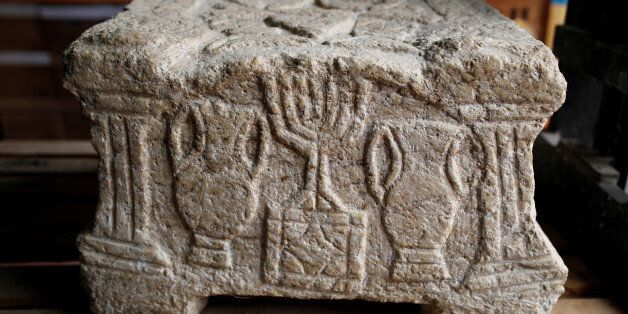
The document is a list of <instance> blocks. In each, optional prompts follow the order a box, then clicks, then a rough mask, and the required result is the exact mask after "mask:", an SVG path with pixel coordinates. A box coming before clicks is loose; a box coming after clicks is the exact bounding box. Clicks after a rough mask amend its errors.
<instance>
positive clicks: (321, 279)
mask: <svg viewBox="0 0 628 314" xmlns="http://www.w3.org/2000/svg"><path fill="white" fill-rule="evenodd" d="M65 65H66V75H65V84H66V87H67V88H68V89H69V90H70V91H72V92H73V93H74V94H75V95H76V96H77V97H79V98H80V99H81V101H82V104H83V107H84V111H85V114H86V116H87V117H88V118H89V119H90V121H91V132H92V141H93V144H94V147H95V148H96V150H97V151H98V153H99V154H100V201H99V205H98V211H97V215H96V217H95V224H94V226H93V228H92V229H91V230H90V231H89V232H87V233H85V234H83V235H82V236H81V237H80V239H79V248H80V251H81V254H82V257H81V265H82V266H81V267H82V271H83V276H84V278H85V279H86V283H87V285H88V286H89V288H90V291H91V297H92V305H93V310H94V311H96V312H150V311H156V312H173V313H179V312H198V311H199V310H200V309H201V308H202V306H203V305H204V302H205V300H206V298H207V297H208V296H211V295H225V294H227V295H238V296H280V297H292V298H319V299H321V298H323V299H364V300H375V301H386V302H415V303H422V304H429V305H430V306H431V307H430V308H431V309H432V310H436V311H454V312H455V311H461V312H473V311H477V312H487V311H490V312H493V311H497V312H513V311H515V312H519V311H521V312H547V311H549V310H550V309H551V307H552V305H553V304H554V302H555V301H556V299H557V298H558V296H559V295H560V294H561V292H562V291H563V288H562V285H563V283H564V281H565V279H566V275H567V269H566V267H565V266H564V264H563V263H562V261H561V260H560V258H559V257H558V255H557V254H556V251H555V250H554V248H553V247H552V246H551V244H550V243H549V241H548V240H547V238H546V237H545V235H544V234H543V232H542V231H541V229H540V228H539V226H538V224H537V223H536V221H535V208H534V199H533V195H534V178H533V169H532V142H533V140H534V139H535V137H536V136H537V134H538V133H539V132H540V131H541V129H542V127H543V124H544V122H545V120H546V119H547V118H548V117H549V116H550V115H551V114H552V113H553V112H554V111H555V110H556V109H558V107H559V106H560V104H561V103H562V102H563V99H564V96H565V88H566V83H565V81H564V79H563V77H562V75H561V74H560V72H559V70H558V66H557V62H556V60H555V58H554V57H553V55H552V53H551V51H550V50H549V49H548V48H547V47H545V46H543V44H542V43H540V42H538V41H536V40H534V39H532V38H531V37H530V36H529V35H528V34H526V33H525V32H524V31H522V30H520V29H519V28H518V27H517V26H516V25H515V24H513V23H512V22H510V21H508V20H507V19H505V18H504V17H502V16H500V15H499V14H498V13H496V12H495V11H493V10H491V9H489V8H487V7H486V6H485V5H484V4H483V2H482V1H479V0H469V1H467V0H350V1H346V0H343V1H340V0H176V1H174V0H168V1H164V0H143V1H140V0H136V1H135V2H133V3H132V4H131V5H129V7H128V10H126V11H124V12H123V13H121V14H119V15H118V16H117V17H116V18H115V19H112V20H109V21H107V22H105V23H102V24H99V25H97V26H95V27H93V28H92V29H90V30H88V31H87V32H85V33H84V34H83V35H82V36H81V37H80V38H79V39H78V40H77V41H76V42H74V43H73V44H72V45H71V46H70V47H69V48H68V50H67V51H66V53H65Z"/></svg>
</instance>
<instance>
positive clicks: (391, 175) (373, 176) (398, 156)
mask: <svg viewBox="0 0 628 314" xmlns="http://www.w3.org/2000/svg"><path fill="white" fill-rule="evenodd" d="M382 148H383V149H385V150H387V151H388V152H387V155H388V158H387V159H388V160H387V161H388V165H385V167H386V168H387V173H386V174H385V175H384V176H383V178H380V167H381V160H378V158H377V150H378V149H382ZM402 168H403V154H402V152H401V148H400V146H399V143H398V140H397V139H396V138H395V135H394V134H393V132H392V131H391V130H390V128H389V127H381V128H379V129H377V130H375V132H373V135H372V137H371V141H370V142H369V144H368V146H367V154H366V172H367V181H368V188H369V191H370V192H371V194H372V195H373V196H374V197H375V199H376V200H377V202H378V203H379V204H380V205H384V203H385V202H386V197H387V196H388V192H390V190H391V189H392V187H393V186H394V184H395V183H396V182H397V180H399V178H400V177H401V171H402Z"/></svg>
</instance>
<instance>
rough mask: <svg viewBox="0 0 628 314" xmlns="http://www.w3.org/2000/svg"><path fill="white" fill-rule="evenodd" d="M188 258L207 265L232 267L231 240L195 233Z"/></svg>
mask: <svg viewBox="0 0 628 314" xmlns="http://www.w3.org/2000/svg"><path fill="white" fill-rule="evenodd" d="M188 260H189V261H190V262H191V263H194V264H198V265H201V266H206V267H214V268H231V263H232V258H231V242H230V241H229V240H221V239H215V238H211V237H208V236H204V235H200V234H194V238H193V240H192V249H191V251H190V255H189V256H188Z"/></svg>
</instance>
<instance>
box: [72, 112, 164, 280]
mask: <svg viewBox="0 0 628 314" xmlns="http://www.w3.org/2000/svg"><path fill="white" fill-rule="evenodd" d="M90 118H91V121H92V125H91V133H92V139H93V145H94V147H95V149H96V151H97V152H98V154H99V156H100V160H99V169H100V171H99V184H100V189H99V191H100V194H99V201H98V209H97V213H96V223H95V225H94V229H93V231H92V232H91V233H88V234H84V235H82V236H81V238H80V246H81V249H82V251H81V252H82V258H83V260H84V261H85V262H87V263H88V264H94V265H99V266H105V267H112V266H113V267H114V268H122V269H127V270H141V271H143V272H154V273H159V272H162V271H163V270H164V267H168V266H170V261H169V259H168V257H167V256H166V255H165V254H164V253H163V252H162V251H161V250H160V249H159V247H158V244H156V243H154V242H152V241H151V239H150V237H149V235H148V232H149V231H148V224H149V220H150V210H151V200H150V181H149V180H150V178H149V176H148V172H149V160H150V155H149V152H148V150H147V148H146V143H147V139H146V129H147V128H148V126H149V124H150V122H151V118H150V117H146V116H136V115H133V116H124V115H119V114H111V113H92V114H90Z"/></svg>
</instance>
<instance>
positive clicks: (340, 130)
mask: <svg viewBox="0 0 628 314" xmlns="http://www.w3.org/2000/svg"><path fill="white" fill-rule="evenodd" d="M261 82H262V83H263V91H264V94H265V99H264V101H265V108H266V110H267V111H268V115H269V117H270V124H271V126H272V129H273V134H274V136H275V138H276V140H277V141H278V142H280V143H281V144H283V145H285V146H286V147H288V148H289V149H291V150H292V151H294V152H295V153H297V154H299V155H301V156H302V157H303V158H304V159H305V160H306V163H307V166H306V169H305V171H304V186H303V189H302V190H300V191H299V192H298V193H296V195H294V196H293V197H291V198H289V200H288V201H286V202H284V203H281V204H277V203H270V204H268V217H267V249H266V260H265V263H264V276H265V279H266V280H267V281H269V282H271V283H274V284H278V285H285V286H292V287H299V288H306V289H314V290H326V291H327V290H329V291H336V292H357V291H359V289H361V286H362V280H363V278H364V270H365V269H364V267H365V265H364V264H365V261H364V258H365V249H366V231H367V228H368V216H367V213H366V212H365V211H364V210H361V209H357V208H354V207H353V205H352V204H347V203H346V202H345V201H344V200H343V199H342V198H341V197H340V196H339V195H338V193H336V191H334V185H333V184H332V182H331V178H330V161H329V158H330V156H329V150H330V148H331V147H333V146H334V145H340V144H341V143H342V142H343V141H346V140H348V139H349V138H351V134H354V135H355V134H356V133H358V134H359V132H361V131H362V129H363V123H364V118H365V115H366V106H367V102H368V97H369V94H370V90H369V89H370V84H369V82H368V81H366V80H361V79H357V80H356V79H353V78H352V77H349V76H342V75H329V76H323V78H322V79H316V78H311V77H308V76H306V75H298V74H291V73H282V74H281V75H277V76H275V77H272V76H266V77H263V78H262V79H261ZM312 243H317V244H316V246H317V247H316V248H314V247H312Z"/></svg>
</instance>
